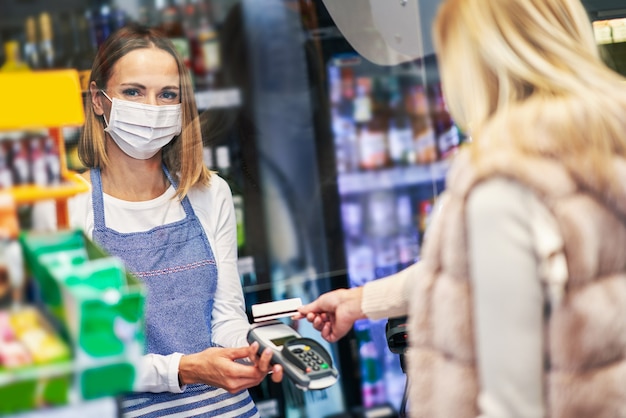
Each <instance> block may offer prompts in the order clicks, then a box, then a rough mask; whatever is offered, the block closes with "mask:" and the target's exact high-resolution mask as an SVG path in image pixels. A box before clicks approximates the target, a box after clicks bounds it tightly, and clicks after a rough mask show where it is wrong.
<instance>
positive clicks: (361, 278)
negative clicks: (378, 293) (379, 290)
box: [341, 197, 376, 287]
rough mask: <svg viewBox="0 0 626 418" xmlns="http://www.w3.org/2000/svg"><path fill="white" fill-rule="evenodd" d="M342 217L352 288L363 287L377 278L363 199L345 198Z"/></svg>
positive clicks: (342, 204) (342, 205)
mask: <svg viewBox="0 0 626 418" xmlns="http://www.w3.org/2000/svg"><path fill="white" fill-rule="evenodd" d="M341 217H342V224H343V230H344V243H345V245H344V247H345V251H346V259H347V268H348V278H349V281H350V286H351V287H356V286H361V285H364V284H365V283H368V282H371V281H372V280H374V279H375V278H376V276H375V273H374V248H373V247H372V245H371V242H370V239H369V237H368V236H367V233H366V230H365V222H364V205H363V199H361V198H360V197H350V198H345V199H344V201H343V202H342V203H341Z"/></svg>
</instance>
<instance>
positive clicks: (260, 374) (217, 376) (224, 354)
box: [178, 342, 283, 393]
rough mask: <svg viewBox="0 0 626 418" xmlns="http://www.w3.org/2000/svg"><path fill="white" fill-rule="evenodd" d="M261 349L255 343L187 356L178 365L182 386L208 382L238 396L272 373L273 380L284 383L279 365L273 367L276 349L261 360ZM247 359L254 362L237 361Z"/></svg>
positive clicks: (266, 353)
mask: <svg viewBox="0 0 626 418" xmlns="http://www.w3.org/2000/svg"><path fill="white" fill-rule="evenodd" d="M258 350H259V344H258V343H257V342H254V343H252V344H251V345H250V346H248V347H239V348H219V347H212V348H207V349H206V350H204V351H201V352H199V353H195V354H188V355H184V356H183V357H182V358H181V359H180V364H179V366H178V376H179V380H180V383H181V385H186V384H190V383H205V384H207V385H210V386H215V387H220V388H223V389H226V390H227V391H228V392H230V393H237V392H240V391H242V390H243V389H247V388H250V387H253V386H256V385H258V384H259V383H261V382H262V381H263V379H265V377H266V376H267V375H268V374H270V373H271V378H272V381H274V382H280V381H281V380H282V378H283V368H282V366H280V365H279V364H275V365H272V364H270V360H271V359H272V350H271V349H270V348H266V349H265V350H264V351H263V353H262V354H261V356H260V357H259V356H257V352H258ZM246 358H248V359H249V360H250V363H249V364H243V363H239V362H237V361H236V360H239V359H246Z"/></svg>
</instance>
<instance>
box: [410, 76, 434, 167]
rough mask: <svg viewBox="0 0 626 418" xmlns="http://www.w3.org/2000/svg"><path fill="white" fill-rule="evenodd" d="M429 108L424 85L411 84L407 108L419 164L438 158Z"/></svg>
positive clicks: (416, 159)
mask: <svg viewBox="0 0 626 418" xmlns="http://www.w3.org/2000/svg"><path fill="white" fill-rule="evenodd" d="M429 108H430V107H429V105H428V97H427V95H426V89H425V88H424V86H423V85H421V84H417V85H413V86H411V87H410V88H409V94H408V95H407V110H408V112H409V115H410V117H411V125H412V128H413V144H414V147H415V162H416V163H417V164H430V163H432V162H434V161H436V160H437V144H436V138H435V131H434V129H433V124H432V120H431V118H430V111H429Z"/></svg>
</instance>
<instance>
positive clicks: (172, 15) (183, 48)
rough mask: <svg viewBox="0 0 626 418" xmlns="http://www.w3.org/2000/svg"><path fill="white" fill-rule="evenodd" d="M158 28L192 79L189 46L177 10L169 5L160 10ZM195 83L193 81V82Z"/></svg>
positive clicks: (173, 5) (172, 5)
mask: <svg viewBox="0 0 626 418" xmlns="http://www.w3.org/2000/svg"><path fill="white" fill-rule="evenodd" d="M159 28H160V29H161V30H162V31H163V33H164V34H165V35H166V36H167V37H168V38H170V40H171V41H172V43H173V44H174V47H176V50H177V51H178V53H179V54H180V55H181V57H182V58H183V61H184V62H185V66H186V67H187V68H188V69H189V73H190V75H191V76H192V79H193V78H194V74H193V71H192V63H191V45H190V43H189V39H187V34H186V33H185V29H184V27H183V23H182V16H181V13H180V10H179V8H178V7H177V6H176V5H175V4H173V3H170V4H169V5H168V6H166V7H164V8H163V9H162V10H161V23H160V25H159ZM193 82H194V83H195V79H194V80H193Z"/></svg>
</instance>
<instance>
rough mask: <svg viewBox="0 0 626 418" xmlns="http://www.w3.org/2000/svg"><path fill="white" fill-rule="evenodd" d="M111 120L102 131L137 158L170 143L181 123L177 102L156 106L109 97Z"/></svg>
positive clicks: (127, 152) (141, 158)
mask: <svg viewBox="0 0 626 418" xmlns="http://www.w3.org/2000/svg"><path fill="white" fill-rule="evenodd" d="M102 94H104V96H105V97H106V98H107V99H109V100H110V101H111V115H110V120H109V121H107V119H106V116H105V117H104V121H105V123H106V125H107V127H106V128H104V131H105V132H108V133H109V135H111V138H113V140H114V141H115V143H116V144H117V146H118V147H120V148H121V149H122V151H124V152H125V153H126V154H127V155H129V156H131V157H133V158H137V159H139V160H147V159H148V158H151V157H153V156H154V155H155V154H156V153H157V152H159V150H160V149H161V148H163V147H164V146H165V145H167V144H169V142H170V141H171V140H172V138H174V137H175V136H176V135H178V134H180V132H181V129H182V128H181V127H182V114H181V105H180V103H178V104H175V105H164V106H155V105H149V104H143V103H135V102H130V101H128V100H120V99H117V98H115V97H114V98H113V99H111V98H110V97H109V96H108V95H107V94H106V93H105V92H104V91H102Z"/></svg>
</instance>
